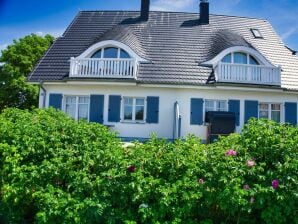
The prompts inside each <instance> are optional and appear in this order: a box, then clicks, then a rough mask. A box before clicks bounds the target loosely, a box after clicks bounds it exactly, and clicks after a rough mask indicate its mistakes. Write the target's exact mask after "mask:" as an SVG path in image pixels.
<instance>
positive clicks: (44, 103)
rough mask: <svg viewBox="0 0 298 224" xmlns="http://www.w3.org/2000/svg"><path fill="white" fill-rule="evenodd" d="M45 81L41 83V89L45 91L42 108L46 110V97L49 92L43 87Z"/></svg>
mask: <svg viewBox="0 0 298 224" xmlns="http://www.w3.org/2000/svg"><path fill="white" fill-rule="evenodd" d="M42 84H43V81H41V80H40V81H39V87H40V89H42V91H43V100H42V105H41V106H42V108H45V106H46V96H47V90H46V89H45V88H44V87H43V85H42Z"/></svg>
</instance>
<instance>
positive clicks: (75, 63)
mask: <svg viewBox="0 0 298 224" xmlns="http://www.w3.org/2000/svg"><path fill="white" fill-rule="evenodd" d="M137 68H138V64H137V61H136V60H135V59H122V58H119V59H106V58H100V59H98V58H86V59H75V58H71V60H70V77H72V78H135V77H136V73H137Z"/></svg>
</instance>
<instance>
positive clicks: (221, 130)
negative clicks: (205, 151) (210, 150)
mask: <svg viewBox="0 0 298 224" xmlns="http://www.w3.org/2000/svg"><path fill="white" fill-rule="evenodd" d="M205 117H206V119H205V121H206V122H207V123H208V124H209V125H208V142H209V143H211V142H214V141H216V140H217V139H218V138H219V136H226V135H229V134H231V133H233V132H235V128H236V115H235V113H233V112H222V111H209V112H207V113H206V116H205Z"/></svg>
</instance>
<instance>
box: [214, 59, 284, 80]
mask: <svg viewBox="0 0 298 224" xmlns="http://www.w3.org/2000/svg"><path fill="white" fill-rule="evenodd" d="M215 75H216V80H217V81H218V82H231V83H248V84H263V85H281V68H280V67H270V66H262V65H243V64H231V63H219V64H218V66H217V67H216V69H215Z"/></svg>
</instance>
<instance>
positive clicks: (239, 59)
mask: <svg viewBox="0 0 298 224" xmlns="http://www.w3.org/2000/svg"><path fill="white" fill-rule="evenodd" d="M221 62H223V63H232V64H244V65H260V63H259V62H258V60H257V59H256V58H255V57H254V56H252V55H250V54H247V53H243V52H233V53H230V54H227V55H226V56H225V57H223V59H222V60H221Z"/></svg>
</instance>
